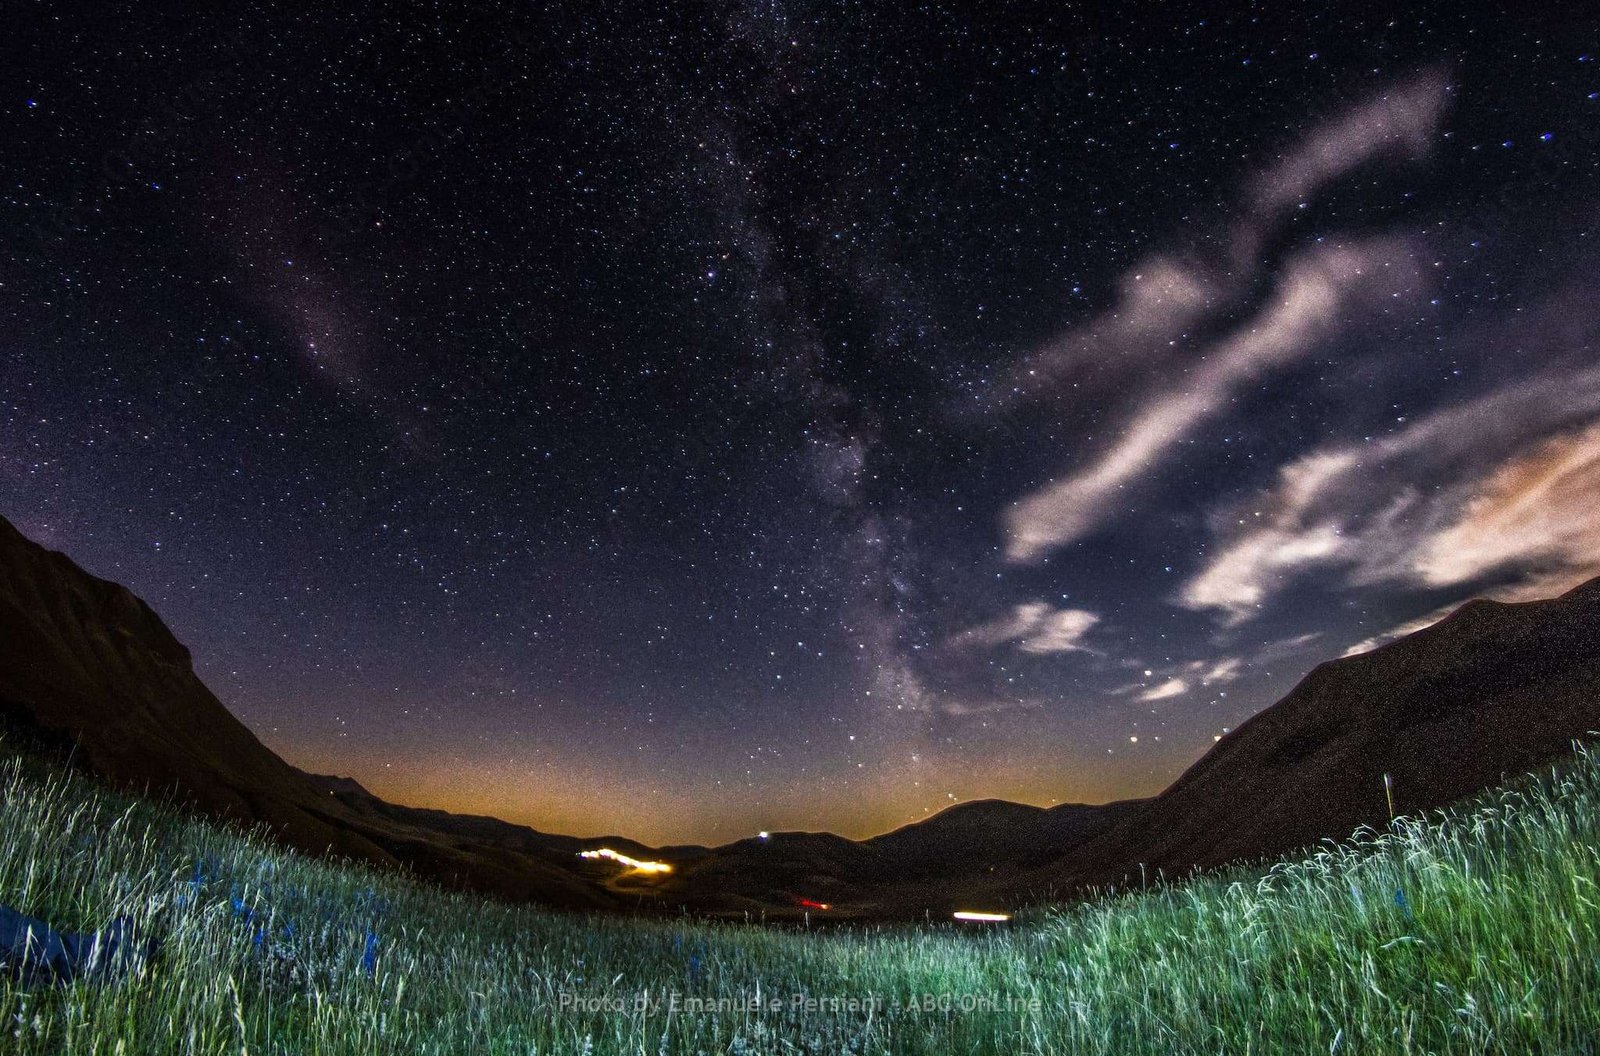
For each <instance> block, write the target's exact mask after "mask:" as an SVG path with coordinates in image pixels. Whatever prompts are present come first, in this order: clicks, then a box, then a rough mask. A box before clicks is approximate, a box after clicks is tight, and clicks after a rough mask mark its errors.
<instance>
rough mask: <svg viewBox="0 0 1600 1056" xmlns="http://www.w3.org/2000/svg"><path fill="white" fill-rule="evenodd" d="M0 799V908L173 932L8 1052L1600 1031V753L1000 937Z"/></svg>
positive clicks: (22, 790)
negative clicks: (584, 912) (593, 906)
mask: <svg viewBox="0 0 1600 1056" xmlns="http://www.w3.org/2000/svg"><path fill="white" fill-rule="evenodd" d="M0 786H3V793H0V794H3V796H4V802H3V811H0V904H5V905H9V906H12V907H15V908H17V909H19V910H22V911H23V912H25V913H29V914H32V915H34V916H38V917H42V918H44V919H46V920H49V921H50V922H51V923H53V924H56V925H58V926H61V927H67V928H80V929H90V928H94V927H98V926H101V925H104V924H105V923H106V922H107V921H109V920H110V919H112V918H114V917H118V916H130V917H132V918H134V919H136V920H138V921H140V922H142V924H143V925H144V926H145V927H146V928H148V929H150V930H152V931H154V932H159V933H160V934H161V935H162V936H163V942H164V945H163V948H162V950H161V953H160V955H159V956H158V957H157V958H156V959H155V960H154V961H153V962H152V963H150V964H148V965H147V966H145V967H144V968H143V969H141V970H139V971H137V972H135V973H134V974H133V975H131V976H129V977H128V978H125V979H122V980H120V981H116V982H110V983H94V982H78V983H74V984H72V985H70V986H57V987H45V988H41V987H37V986H35V987H32V988H25V987H24V986H22V985H21V984H20V982H19V981H17V980H15V979H7V978H5V977H3V976H0V1013H3V1015H4V1024H5V1025H4V1034H3V1035H0V1051H4V1052H16V1053H62V1052H65V1053H71V1054H73V1056H88V1054H91V1053H105V1054H114V1053H123V1054H144V1053H207V1054H209V1053H233V1054H238V1053H261V1054H278V1053H281V1054H285V1056H288V1054H295V1056H300V1054H335V1053H337V1054H350V1056H357V1054H359V1056H372V1054H382V1053H405V1054H411V1053H438V1054H441V1056H458V1054H463V1053H516V1054H519V1056H524V1054H528V1053H589V1052H593V1053H647V1054H648V1053H658V1052H659V1053H679V1052H681V1053H707V1054H715V1053H818V1054H828V1056H833V1054H840V1053H930V1054H933V1053H966V1052H983V1053H990V1052H992V1053H1004V1054H1008V1056H1010V1054H1018V1053H1151V1054H1157V1053H1159V1054H1162V1056H1167V1054H1170V1053H1230V1054H1235V1053H1296V1054H1299V1053H1385V1054H1388V1053H1406V1052H1417V1053H1424V1052H1450V1053H1479V1052H1482V1053H1533V1052H1541V1053H1544V1052H1585V1051H1589V1050H1590V1047H1591V1044H1592V1043H1594V1039H1595V1038H1596V1037H1597V1036H1600V1035H1597V1029H1600V1028H1597V1025H1600V891H1597V890H1596V882H1597V879H1600V850H1597V841H1596V834H1597V829H1600V826H1597V817H1600V758H1596V757H1594V756H1591V755H1589V754H1587V753H1584V752H1580V753H1579V754H1578V755H1577V756H1576V757H1575V759H1573V760H1572V761H1571V762H1570V763H1569V764H1568V765H1566V766H1564V767H1562V768H1561V769H1560V770H1559V772H1551V773H1547V774H1544V775H1542V776H1540V777H1538V778H1535V779H1531V780H1528V781H1524V782H1522V783H1520V784H1519V785H1518V786H1517V787H1515V788H1513V789H1508V790H1502V791H1500V792H1497V793H1495V794H1493V795H1491V796H1488V797H1486V798H1484V799H1482V800H1480V801H1478V802H1476V803H1473V804H1470V805H1468V806H1465V807H1463V808H1461V809H1459V810H1457V811H1455V812H1453V813H1450V814H1447V815H1443V816H1438V817H1432V818H1429V819H1425V820H1402V821H1400V822H1397V823H1396V825H1395V826H1394V828H1393V830H1392V831H1389V832H1385V833H1382V834H1373V833H1368V834H1361V835H1359V836H1358V837H1357V838H1356V839H1354V840H1353V841H1351V842H1349V843H1347V844H1345V845H1342V846H1339V847H1331V846H1330V847H1329V848H1328V849H1326V850H1324V851H1322V852H1320V853H1318V854H1316V855H1315V856H1313V857H1311V858H1309V859H1308V860H1305V861H1300V862H1295V863H1290V864H1284V865H1280V866H1277V867H1275V868H1272V869H1270V870H1266V871H1260V872H1256V873H1254V874H1252V875H1245V874H1236V875H1232V876H1226V877H1218V878H1210V879H1206V880H1202V881H1197V882H1193V883H1189V884H1185V885H1180V886H1174V887H1170V888H1165V889H1161V890H1156V891H1150V892H1145V893H1141V894H1129V895H1123V896H1120V897H1115V898H1109V899H1106V900H1103V901H1100V902H1097V903H1093V904H1088V905H1082V906H1078V907H1075V908H1070V909H1062V910H1051V911H1045V912H1040V913H1038V914H1036V915H1033V916H1031V917H1027V918H1025V919H1023V920H1022V921H1020V922H1018V923H1017V924H1015V925H1013V926H1011V927H1009V928H1006V929H1002V930H967V929H961V930H956V929H953V928H950V927H938V928H931V929H930V928H918V929H909V928H896V929H887V930H866V931H833V932H810V933H807V932H794V931H777V930H763V929H759V928H755V927H749V926H737V925H708V924H701V923H695V922H691V921H687V920H685V921H662V920H653V921H638V920H622V919H591V918H583V917H574V916H566V915H559V914H554V913H548V912H542V911H540V910H536V909H530V908H526V907H512V906H504V905H498V904H492V903H490V904H486V903H484V902H483V901H481V900H476V899H472V898H469V897H465V896H459V895H450V894H442V893H440V892H438V891H436V890H433V889H430V888H428V887H426V886H423V885H420V884H415V883H412V882H409V881H407V880H405V879H403V878H399V877H395V876H390V875H385V874H380V873H376V872H372V871H369V870H365V869H362V868H353V867H341V866H339V865H336V864H329V863H324V862H317V861H312V860H308V859H306V858H303V857H300V856H298V855H295V854H291V853H287V852H285V851H282V850H280V849H277V848H275V847H273V846H271V845H270V844H268V843H267V842H265V841H264V840H261V839H258V838H254V837H250V836H245V835H241V834H237V833H234V832H230V831H226V830H223V829H219V828H217V827H214V826H211V825H208V824H205V823H202V822H199V821H195V820H192V819H189V818H185V817H182V816H180V815H178V814H177V813H175V812H173V811H170V810H168V809H166V808H163V807H160V806H156V805H152V804H147V803H141V802H135V801H130V800H127V799H123V798H119V797H117V796H114V795H110V794H108V793H106V792H104V791H102V790H100V789H99V788H97V787H96V786H94V785H92V784H91V783H89V782H87V781H85V780H84V779H82V778H80V777H76V776H70V775H66V774H63V773H61V772H59V771H56V770H52V769H50V768H47V767H45V766H43V765H42V764H39V763H37V762H34V761H32V760H29V759H25V758H20V757H11V758H9V759H7V760H6V762H5V763H4V766H3V769H0ZM641 995H642V996H643V998H644V999H645V1000H644V1001H643V1002H641ZM674 995H676V999H674ZM796 995H801V996H802V997H803V998H805V999H809V1000H800V1001H797V1000H796ZM695 1001H700V1002H704V1003H705V1005H704V1006H702V1008H701V1009H700V1010H697V1009H695V1008H694V1007H693V1005H692V1002H695Z"/></svg>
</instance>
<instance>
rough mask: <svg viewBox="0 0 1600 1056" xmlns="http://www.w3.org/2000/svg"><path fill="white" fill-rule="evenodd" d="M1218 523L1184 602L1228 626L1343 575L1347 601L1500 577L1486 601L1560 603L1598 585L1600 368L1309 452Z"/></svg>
mask: <svg viewBox="0 0 1600 1056" xmlns="http://www.w3.org/2000/svg"><path fill="white" fill-rule="evenodd" d="M1552 310H1556V311H1559V310H1560V307H1559V305H1557V306H1554V307H1553V309H1552ZM1216 524H1217V525H1218V528H1217V534H1218V541H1217V544H1216V545H1215V546H1214V547H1213V549H1212V556H1211V558H1210V560H1209V561H1208V562H1207V563H1206V564H1205V565H1204V566H1203V567H1202V568H1201V569H1200V571H1199V572H1197V573H1196V574H1195V575H1194V576H1193V577H1191V578H1190V579H1189V580H1188V582H1187V583H1185V584H1184V586H1183V588H1182V590H1181V592H1180V594H1179V598H1178V600H1179V601H1180V603H1181V604H1183V605H1185V606H1186V607H1188V608H1192V609H1198V610H1210V611H1213V612H1215V613H1217V614H1218V615H1220V616H1221V617H1222V618H1223V620H1224V621H1225V622H1227V623H1230V624H1237V623H1241V622H1243V621H1245V620H1247V619H1249V618H1250V617H1251V616H1253V615H1255V614H1256V613H1257V612H1259V611H1261V610H1262V608H1264V607H1265V606H1266V605H1267V604H1269V603H1270V602H1271V600H1272V599H1273V598H1274V597H1275V596H1276V595H1277V594H1279V593H1281V592H1282V591H1283V590H1285V589H1287V587H1288V586H1290V585H1291V584H1292V583H1293V582H1295V581H1296V579H1297V578H1298V577H1300V576H1302V575H1304V574H1306V573H1308V572H1309V571H1310V570H1312V569H1314V568H1317V567H1328V566H1340V567H1342V568H1343V569H1344V578H1345V582H1346V583H1347V584H1349V585H1355V586H1362V585H1372V584H1379V583H1399V584H1404V585H1408V586H1412V587H1417V588H1430V589H1445V588H1451V587H1467V586H1472V585H1474V584H1478V583H1484V582H1486V581H1488V580H1491V579H1496V578H1498V579H1500V580H1502V582H1500V583H1499V584H1497V585H1494V586H1492V587H1491V588H1490V589H1489V591H1488V593H1489V594H1491V595H1493V596H1495V597H1500V598H1502V599H1506V600H1514V599H1517V598H1528V597H1539V596H1544V595H1548V594H1551V593H1556V592H1559V591H1560V590H1562V589H1564V588H1566V587H1569V586H1572V585H1575V584H1576V583H1578V582H1581V581H1582V580H1584V579H1587V578H1589V577H1591V576H1594V575H1597V574H1600V367H1589V368H1585V369H1578V370H1569V369H1556V370H1550V371H1547V372H1545V373H1543V374H1539V375H1536V376H1534V377H1532V378H1529V379H1526V380H1524V381H1522V382H1519V383H1517V384H1514V385H1511V386H1507V387H1505V388H1502V389H1500V390H1497V391H1493V392H1491V393H1489V394H1487V395H1482V396H1479V397H1477V398H1475V399H1471V400H1467V401H1464V402H1461V403H1458V404H1456V405H1453V406H1451V407H1448V408H1445V409H1442V410H1439V411H1436V412H1434V413H1433V414H1430V415H1428V416H1425V417H1423V418H1421V419H1418V420H1417V421H1415V422H1413V423H1411V424H1410V425H1408V426H1407V427H1406V428H1405V429H1403V430H1401V431H1399V432H1397V433H1395V434H1393V435H1391V436H1389V437H1386V438H1383V439H1381V440H1377V441H1374V442H1371V443H1362V444H1345V445H1337V446H1329V447H1324V448H1321V449H1318V450H1315V451H1312V452H1311V453H1309V454H1306V455H1303V456H1301V457H1300V458H1298V459H1296V460H1295V461H1293V462H1291V463H1289V464H1288V465H1286V466H1284V467H1283V468H1282V469H1281V470H1280V471H1279V474H1278V481H1277V483H1276V484H1275V485H1274V486H1273V487H1272V488H1270V489H1268V490H1267V491H1266V492H1264V493H1262V494H1260V495H1257V496H1255V497H1254V498H1252V499H1250V500H1248V502H1247V503H1245V504H1243V505H1242V506H1238V507H1235V508H1231V509H1229V510H1226V511H1221V512H1220V513H1219V515H1218V516H1217V518H1216ZM1448 611H1449V610H1448V608H1446V609H1441V610H1440V611H1438V612H1435V613H1431V614H1430V615H1429V616H1427V617H1424V618H1422V619H1421V620H1419V621H1408V623H1407V624H1406V625H1404V626H1403V627H1400V628H1396V629H1394V631H1392V632H1391V633H1390V634H1388V635H1384V636H1379V638H1377V639H1372V640H1369V641H1365V642H1362V643H1359V647H1361V648H1370V647H1371V646H1372V645H1374V644H1378V642H1379V641H1380V640H1383V639H1386V638H1387V637H1392V636H1394V635H1395V634H1398V633H1403V632H1404V631H1408V630H1416V629H1420V627H1421V626H1426V625H1427V624H1428V623H1431V622H1435V621H1436V620H1437V619H1438V618H1439V617H1441V616H1442V615H1444V614H1445V613H1446V612H1448Z"/></svg>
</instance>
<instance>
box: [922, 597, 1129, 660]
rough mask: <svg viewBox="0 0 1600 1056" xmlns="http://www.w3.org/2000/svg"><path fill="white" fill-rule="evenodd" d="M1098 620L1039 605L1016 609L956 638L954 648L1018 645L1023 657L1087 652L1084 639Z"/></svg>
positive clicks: (1079, 612)
mask: <svg viewBox="0 0 1600 1056" xmlns="http://www.w3.org/2000/svg"><path fill="white" fill-rule="evenodd" d="M1099 622H1100V617H1099V616H1097V615H1095V614H1094V613H1092V612H1087V611H1085V610H1083V609H1057V608H1053V607H1052V606H1050V605H1047V604H1045V603H1044V602H1042V601H1035V602H1028V603H1027V604H1023V605H1018V606H1017V607H1016V608H1014V609H1013V610H1012V611H1011V612H1010V613H1008V614H1006V615H1005V616H1002V617H1000V618H998V619H995V620H991V621H989V622H988V623H983V624H979V625H978V626H976V627H972V628H969V629H967V630H965V631H962V632H961V633H960V634H958V635H956V636H955V638H953V639H952V640H951V644H952V645H955V646H958V647H959V646H995V645H1004V644H1006V643H1008V642H1015V643H1017V648H1019V649H1021V650H1022V651H1023V652H1025V653H1066V652H1074V651H1087V650H1088V646H1086V645H1084V644H1083V639H1084V636H1085V635H1087V634H1088V633H1089V631H1090V630H1091V629H1092V628H1093V627H1094V625H1095V624H1097V623H1099Z"/></svg>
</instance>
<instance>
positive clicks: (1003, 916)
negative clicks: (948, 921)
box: [951, 909, 1011, 924]
mask: <svg viewBox="0 0 1600 1056" xmlns="http://www.w3.org/2000/svg"><path fill="white" fill-rule="evenodd" d="M951 915H952V916H953V917H955V918H956V919H957V920H975V921H980V922H982V923H985V924H999V923H1001V922H1003V921H1007V920H1010V919H1011V914H1010V913H979V912H977V911H976V910H971V909H963V910H958V911H957V912H955V913H953V914H951Z"/></svg>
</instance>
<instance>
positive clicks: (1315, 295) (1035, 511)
mask: <svg viewBox="0 0 1600 1056" xmlns="http://www.w3.org/2000/svg"><path fill="white" fill-rule="evenodd" d="M1414 256H1415V253H1414V250H1413V248H1412V247H1411V246H1410V244H1409V243H1407V242H1406V241H1404V240H1401V239H1371V240H1367V241H1364V242H1359V243H1356V244H1355V245H1351V246H1339V245H1335V246H1321V247H1318V248H1316V249H1314V250H1311V251H1309V252H1307V253H1305V254H1302V255H1301V256H1299V257H1298V258H1296V259H1295V260H1294V261H1293V262H1291V263H1290V264H1289V266H1288V268H1287V273H1286V275H1285V277H1284V279H1283V281H1282V283H1281V285H1280V288H1279V292H1278V294H1277V296H1275V297H1274V298H1273V299H1272V301H1271V302H1270V303H1269V304H1268V305H1267V306H1265V307H1264V308H1263V309H1262V310H1261V311H1260V313H1259V314H1258V315H1257V316H1256V317H1255V318H1253V319H1251V320H1250V321H1249V322H1248V323H1246V324H1244V325H1243V326H1241V327H1239V328H1238V329H1237V330H1235V331H1234V332H1233V333H1231V334H1229V335H1227V336H1226V337H1224V338H1223V339H1222V340H1221V341H1219V342H1217V343H1216V344H1214V345H1212V346H1211V347H1209V348H1207V349H1206V350H1205V351H1204V353H1203V354H1202V355H1200V356H1198V357H1196V362H1197V364H1198V365H1197V366H1196V367H1195V368H1194V370H1193V371H1192V372H1191V373H1190V374H1189V376H1188V378H1187V379H1186V380H1185V381H1184V382H1183V383H1182V384H1181V385H1179V386H1177V387H1174V388H1172V389H1170V390H1168V391H1165V392H1161V393H1159V394H1157V395H1155V396H1154V397H1152V398H1151V399H1149V400H1148V401H1147V402H1146V403H1145V404H1144V405H1143V406H1141V407H1139V408H1138V409H1137V410H1136V412H1135V414H1134V417H1133V419H1132V420H1131V421H1130V422H1129V424H1128V425H1127V427H1126V428H1125V429H1124V431H1123V433H1122V435H1121V436H1120V437H1118V439H1117V440H1116V442H1115V443H1114V444H1113V445H1112V446H1111V448H1110V449H1109V450H1107V451H1105V452H1104V453H1102V454H1101V455H1100V456H1099V457H1097V458H1095V459H1094V460H1093V461H1092V462H1091V464H1090V465H1089V466H1087V467H1086V468H1084V469H1082V470H1080V471H1078V472H1075V473H1072V474H1070V475H1068V476H1066V477H1063V478H1060V479H1058V480H1055V481H1052V482H1050V483H1049V484H1047V485H1046V486H1044V487H1043V488H1041V489H1040V490H1038V491H1036V492H1034V493H1033V494H1032V495H1029V496H1026V497H1025V498H1023V499H1021V500H1019V501H1018V502H1017V503H1016V504H1014V505H1013V506H1012V507H1011V508H1010V509H1009V510H1008V511H1007V512H1006V514H1005V518H1004V519H1005V528H1006V538H1007V542H1006V556H1007V557H1008V558H1009V559H1010V560H1012V561H1029V560H1033V559H1035V558H1037V557H1039V556H1041V555H1042V554H1044V553H1046V552H1047V551H1049V550H1052V549H1055V548H1056V547H1059V546H1062V545H1065V544H1066V543H1070V542H1073V541H1074V540H1076V539H1079V538H1082V537H1083V536H1084V535H1087V534H1088V533H1089V532H1091V531H1092V530H1094V529H1095V528H1096V527H1098V526H1099V525H1100V523H1102V522H1103V521H1104V520H1105V519H1106V518H1107V517H1108V516H1109V515H1110V514H1111V513H1112V512H1113V511H1114V510H1115V508H1116V503H1117V497H1118V494H1119V492H1121V491H1122V490H1123V489H1124V488H1126V487H1127V486H1128V485H1129V484H1130V483H1132V482H1133V481H1135V480H1136V479H1138V478H1139V477H1141V476H1142V475H1144V474H1146V473H1148V472H1149V471H1151V470H1152V469H1154V468H1156V467H1157V466H1159V465H1160V464H1161V463H1162V461H1163V459H1164V456H1165V455H1167V454H1168V453H1169V452H1170V451H1171V450H1172V449H1173V448H1174V447H1175V446H1176V445H1177V444H1178V443H1179V442H1181V441H1182V440H1183V439H1184V438H1185V437H1187V436H1188V435H1189V434H1191V433H1192V432H1193V431H1194V430H1195V429H1196V428H1198V427H1199V426H1200V425H1201V424H1202V423H1204V422H1205V421H1207V420H1208V419H1210V418H1212V417H1214V416H1215V415H1217V414H1218V413H1220V412H1221V411H1222V410H1223V409H1224V408H1226V407H1227V406H1228V402H1229V399H1230V397H1232V396H1233V395H1234V394H1235V393H1236V392H1237V391H1238V390H1239V389H1240V388H1242V387H1243V386H1244V385H1245V384H1246V383H1248V382H1251V381H1253V380H1256V379H1258V378H1260V377H1261V376H1262V375H1264V374H1266V373H1268V372H1269V371H1271V370H1273V369H1274V368H1276V367H1280V366H1282V365H1284V364H1286V363H1289V362H1293V361H1295V360H1297V359H1300V358H1302V357H1303V356H1304V355H1305V354H1306V353H1307V352H1308V351H1310V350H1311V349H1313V348H1315V347H1317V345H1318V344H1320V343H1321V342H1323V341H1325V340H1327V339H1328V338H1330V337H1331V336H1333V335H1334V334H1336V333H1338V332H1339V331H1340V330H1341V329H1342V328H1343V327H1344V326H1345V325H1346V321H1347V320H1348V319H1349V318H1350V317H1351V316H1352V315H1353V314H1356V313H1357V312H1358V311H1359V310H1362V309H1365V310H1368V311H1376V310H1380V309H1382V308H1383V307H1385V306H1387V305H1388V304H1390V303H1393V301H1394V299H1395V298H1397V297H1401V296H1404V295H1410V294H1414V293H1415V292H1416V291H1417V289H1418V288H1419V286H1420V283H1421V279H1420V276H1419V272H1418V268H1417V267H1416V264H1415V260H1414Z"/></svg>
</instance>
